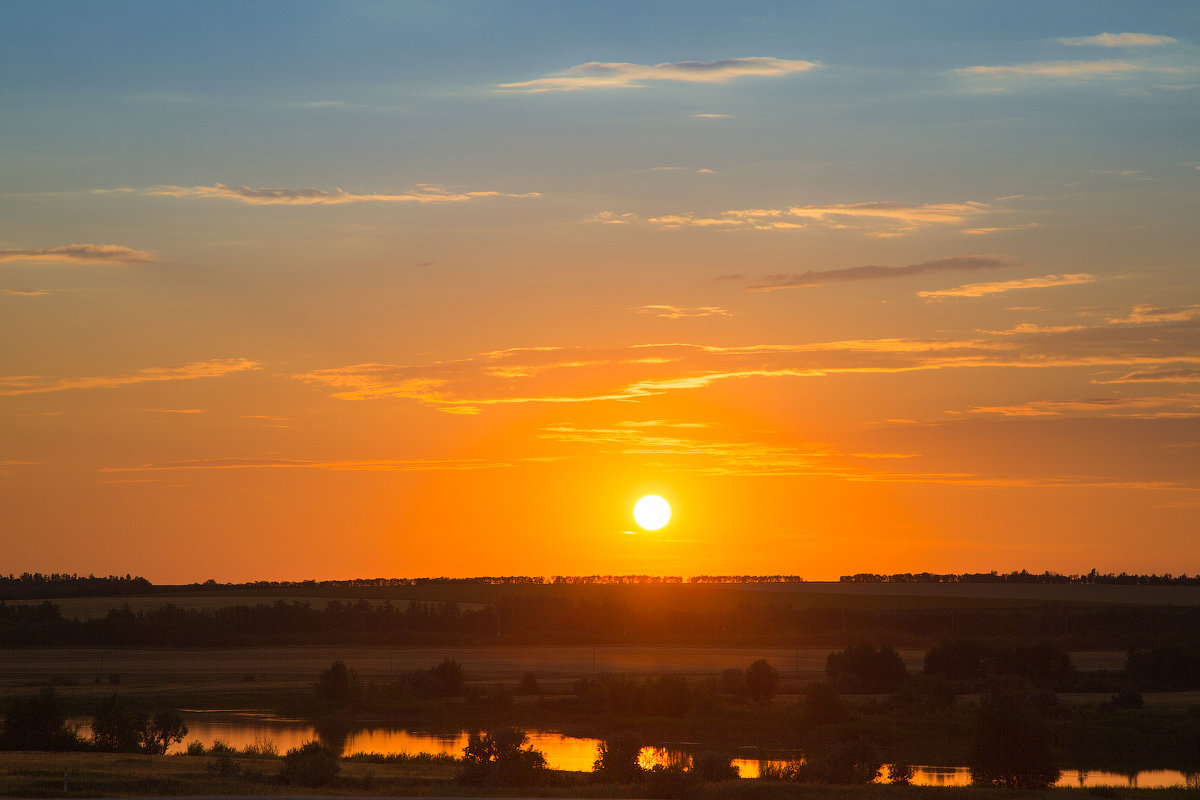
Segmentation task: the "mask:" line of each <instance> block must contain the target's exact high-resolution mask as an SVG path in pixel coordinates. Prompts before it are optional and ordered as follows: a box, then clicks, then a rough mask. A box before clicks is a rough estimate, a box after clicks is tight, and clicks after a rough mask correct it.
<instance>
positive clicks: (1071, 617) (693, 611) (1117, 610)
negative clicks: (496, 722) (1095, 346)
mask: <svg viewBox="0 0 1200 800" xmlns="http://www.w3.org/2000/svg"><path fill="white" fill-rule="evenodd" d="M847 602H848V603H853V602H856V599H855V598H849V599H848V600H847ZM1196 631H1200V607H1196V606H1134V605H1109V604H1087V605H1083V604H1081V605H1066V604H1042V605H1029V606H1009V607H975V608H956V607H941V608H938V607H934V608H896V607H893V608H871V607H863V605H861V604H860V605H858V606H857V607H856V606H843V607H815V608H814V607H808V606H805V605H802V604H798V603H794V602H792V601H790V600H788V599H778V598H774V597H771V596H770V595H765V596H761V597H743V598H733V599H731V601H730V602H728V603H726V604H724V605H719V606H714V607H707V608H700V607H694V606H688V605H686V604H684V603H674V604H672V603H667V602H663V603H655V604H637V603H633V602H626V601H624V600H622V599H619V598H618V597H616V596H602V597H595V596H580V597H549V596H536V595H528V596H516V597H510V598H507V599H501V600H498V601H497V602H494V603H492V604H490V605H482V604H472V605H469V606H459V605H457V604H455V603H436V602H420V601H412V602H409V603H407V604H406V605H393V604H392V603H391V602H390V601H382V602H379V601H375V602H370V601H366V600H358V601H353V602H343V601H338V600H334V601H330V602H328V603H326V604H325V605H324V606H323V607H320V606H317V605H314V604H313V603H311V602H309V601H306V600H305V601H300V600H296V601H285V600H278V601H276V602H274V603H258V604H255V605H231V606H227V607H223V608H203V609H199V608H184V607H181V606H178V605H173V604H171V603H165V604H163V605H162V606H159V607H158V608H151V609H141V610H137V611H134V610H132V609H131V608H129V607H128V606H127V605H126V606H122V607H121V608H114V609H110V610H109V611H107V612H106V613H104V614H99V615H97V616H95V617H92V618H89V619H70V618H67V617H64V616H63V614H62V610H61V608H60V607H59V606H58V605H57V604H55V603H53V602H49V601H44V602H41V603H33V604H24V603H17V604H14V603H8V602H6V601H0V641H3V642H4V643H5V644H6V645H7V646H18V647H46V646H109V647H113V646H115V647H132V646H192V647H229V646H250V645H292V644H380V645H436V644H462V645H473V644H489V643H490V644H514V645H518V644H519V645H528V644H641V645H714V646H764V645H768V646H769V645H773V646H829V645H839V644H846V643H850V642H861V641H877V642H880V641H889V642H894V643H897V644H899V645H901V646H928V645H929V644H931V643H933V642H936V641H940V640H945V639H949V638H959V637H961V636H962V634H963V633H965V632H970V633H971V634H972V635H973V636H975V637H976V638H981V639H989V640H1013V641H1040V640H1051V639H1052V640H1054V641H1056V642H1060V643H1062V644H1063V645H1064V646H1067V647H1069V648H1071V649H1089V648H1110V649H1111V648H1116V649H1126V648H1129V647H1136V648H1148V647H1152V646H1154V645H1155V644H1156V643H1158V642H1162V641H1167V640H1172V639H1174V640H1176V641H1179V642H1186V641H1188V640H1190V639H1192V638H1193V637H1194V636H1195V634H1196ZM1176 660H1177V661H1178V659H1176ZM1163 668H1164V669H1167V667H1163ZM1179 671H1183V672H1186V668H1185V667H1180V668H1179Z"/></svg>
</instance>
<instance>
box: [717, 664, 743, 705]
mask: <svg viewBox="0 0 1200 800" xmlns="http://www.w3.org/2000/svg"><path fill="white" fill-rule="evenodd" d="M721 691H722V692H724V693H725V694H731V695H733V696H734V697H736V698H738V699H742V698H745V696H746V673H745V672H744V671H742V670H740V669H738V668H737V667H730V668H729V669H725V670H721Z"/></svg>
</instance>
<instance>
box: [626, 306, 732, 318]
mask: <svg viewBox="0 0 1200 800" xmlns="http://www.w3.org/2000/svg"><path fill="white" fill-rule="evenodd" d="M634 311H636V312H638V313H639V314H653V315H654V316H656V317H665V318H666V319H683V318H685V317H731V316H733V315H732V314H730V313H729V312H728V311H726V310H725V309H723V308H721V307H719V306H695V307H689V308H685V307H681V306H658V305H654V306H638V307H637V308H635V309H634Z"/></svg>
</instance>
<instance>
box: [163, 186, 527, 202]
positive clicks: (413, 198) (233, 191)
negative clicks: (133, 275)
mask: <svg viewBox="0 0 1200 800" xmlns="http://www.w3.org/2000/svg"><path fill="white" fill-rule="evenodd" d="M143 194H147V195H151V196H153V197H204V198H217V199H221V200H236V201H238V202H240V203H246V204H247V205H259V206H263V205H285V206H314V205H320V206H331V205H343V204H346V203H418V204H422V205H426V204H440V203H463V202H466V201H468V200H478V199H481V198H488V197H515V198H526V197H541V194H539V193H538V192H527V193H525V194H506V193H504V192H495V191H484V192H455V191H451V190H449V189H443V188H442V187H440V186H433V185H431V184H424V183H422V184H417V187H416V188H415V189H413V190H412V191H411V192H408V193H405V194H355V193H352V192H347V191H344V190H342V189H334V190H333V191H327V190H324V189H314V188H311V187H310V188H306V189H279V188H272V187H262V188H260V189H252V188H250V187H249V186H228V185H226V184H224V183H218V184H214V185H213V186H159V187H157V188H154V189H145V190H143Z"/></svg>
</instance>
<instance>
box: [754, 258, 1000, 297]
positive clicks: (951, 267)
mask: <svg viewBox="0 0 1200 800" xmlns="http://www.w3.org/2000/svg"><path fill="white" fill-rule="evenodd" d="M1017 263H1018V262H1016V261H1014V260H1012V259H1010V258H1008V257H1007V256H951V257H949V258H939V259H936V260H934V261H924V262H922V263H920V264H909V265H907V266H903V267H879V266H870V265H868V266H862V267H845V268H842V269H826V270H809V271H807V272H802V273H799V274H779V275H768V276H766V278H765V279H764V282H763V283H760V284H756V285H754V286H748V287H746V289H747V291H751V292H774V291H778V290H780V289H801V288H807V287H810V286H820V285H822V284H825V283H834V282H840V281H873V280H880V279H884V278H907V277H911V276H913V275H923V274H925V273H929V272H964V271H973V270H986V269H998V268H1001V267H1011V266H1015V265H1016V264H1017Z"/></svg>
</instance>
